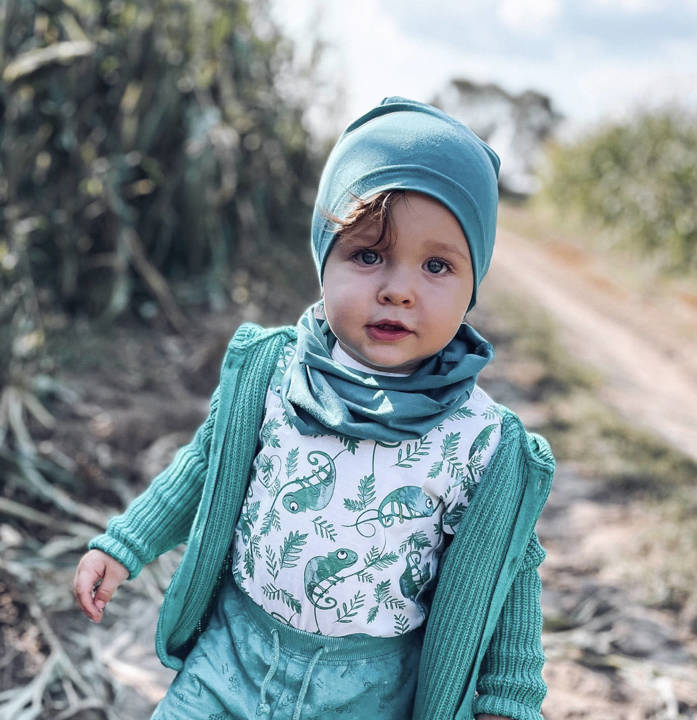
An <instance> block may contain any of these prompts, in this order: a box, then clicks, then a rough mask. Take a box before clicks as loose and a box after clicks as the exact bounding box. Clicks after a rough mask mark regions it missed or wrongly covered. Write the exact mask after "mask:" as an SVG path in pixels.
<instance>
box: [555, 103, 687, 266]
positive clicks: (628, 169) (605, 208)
mask: <svg viewBox="0 0 697 720" xmlns="http://www.w3.org/2000/svg"><path fill="white" fill-rule="evenodd" d="M541 194H542V196H543V197H544V198H546V199H547V200H549V201H551V203H552V204H553V205H554V206H555V207H556V209H557V210H559V211H560V212H561V213H564V214H569V213H577V214H578V215H579V216H580V218H581V219H582V221H585V222H587V223H588V227H589V229H595V228H596V227H597V226H598V225H600V226H603V227H605V228H607V229H610V230H612V231H613V235H614V236H615V237H619V238H621V241H622V243H623V244H625V245H628V246H630V247H632V248H633V249H634V250H635V251H636V252H637V253H642V254H645V253H651V254H652V255H654V256H655V257H656V258H657V259H658V261H659V263H660V264H661V265H662V266H663V267H665V268H666V269H669V270H673V271H678V272H694V271H695V270H697V202H695V198H696V197H697V116H695V115H694V114H690V113H689V112H687V111H684V110H677V109H664V110H661V111H660V112H645V113H643V114H639V115H638V116H637V117H635V118H634V119H633V120H632V121H631V122H627V123H623V124H618V125H613V126H606V127H603V128H601V129H599V130H597V131H595V132H593V133H592V134H590V135H588V136H586V137H584V138H582V139H580V140H578V141H576V142H574V143H572V144H566V145H556V146H552V147H550V149H549V153H548V163H547V166H546V168H545V171H544V172H543V178H542V193H541Z"/></svg>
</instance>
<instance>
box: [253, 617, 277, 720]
mask: <svg viewBox="0 0 697 720" xmlns="http://www.w3.org/2000/svg"><path fill="white" fill-rule="evenodd" d="M271 635H272V637H273V660H272V661H271V665H270V666H269V671H268V672H267V673H266V676H265V677H264V680H263V682H262V683H261V694H260V697H259V700H260V702H259V705H258V707H257V716H258V717H262V718H268V717H270V715H271V706H270V705H269V704H268V703H267V702H266V688H268V686H269V683H270V682H271V681H272V680H273V676H274V675H275V674H276V670H278V662H279V660H280V658H281V643H280V642H279V640H278V630H272V631H271Z"/></svg>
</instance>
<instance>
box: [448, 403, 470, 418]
mask: <svg viewBox="0 0 697 720" xmlns="http://www.w3.org/2000/svg"><path fill="white" fill-rule="evenodd" d="M450 417H451V418H452V419H453V420H466V419H467V418H473V417H474V412H473V411H472V410H470V409H469V408H468V407H467V406H466V405H463V406H462V407H461V408H459V409H458V410H456V411H455V412H454V413H453V414H452V415H451V416H450Z"/></svg>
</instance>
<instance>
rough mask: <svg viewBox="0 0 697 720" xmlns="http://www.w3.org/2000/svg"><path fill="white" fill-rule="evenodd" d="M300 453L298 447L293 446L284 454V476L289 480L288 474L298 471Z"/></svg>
mask: <svg viewBox="0 0 697 720" xmlns="http://www.w3.org/2000/svg"><path fill="white" fill-rule="evenodd" d="M299 454H300V448H299V447H294V448H291V449H290V450H289V451H288V455H287V456H286V477H287V478H288V479H289V480H290V476H291V475H294V474H295V473H296V472H297V471H298V455H299Z"/></svg>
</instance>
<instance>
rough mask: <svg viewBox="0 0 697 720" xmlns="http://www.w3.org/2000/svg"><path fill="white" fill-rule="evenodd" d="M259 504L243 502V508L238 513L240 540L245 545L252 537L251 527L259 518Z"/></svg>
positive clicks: (257, 502)
mask: <svg viewBox="0 0 697 720" xmlns="http://www.w3.org/2000/svg"><path fill="white" fill-rule="evenodd" d="M259 504H260V503H259V501H256V502H253V503H250V502H246V501H245V504H244V508H243V509H242V512H241V513H240V519H239V521H238V524H239V526H240V529H241V531H242V540H243V542H244V544H245V545H247V544H248V543H249V538H250V537H251V536H252V527H253V526H254V523H255V522H256V521H257V519H258V518H259Z"/></svg>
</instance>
